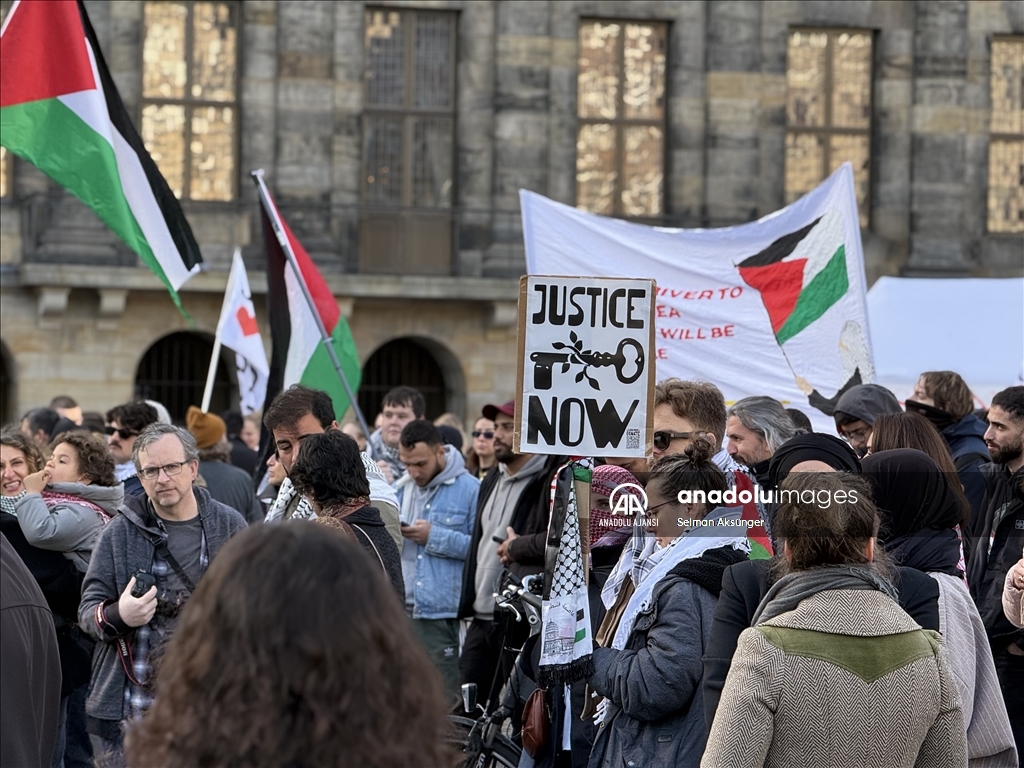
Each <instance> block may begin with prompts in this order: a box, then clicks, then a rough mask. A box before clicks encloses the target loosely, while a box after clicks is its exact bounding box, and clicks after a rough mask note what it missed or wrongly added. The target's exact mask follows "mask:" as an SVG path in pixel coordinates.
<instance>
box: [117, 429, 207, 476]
mask: <svg viewBox="0 0 1024 768" xmlns="http://www.w3.org/2000/svg"><path fill="white" fill-rule="evenodd" d="M167 435H174V436H175V437H176V438H178V442H180V443H181V447H182V449H183V450H184V451H185V461H196V460H198V459H199V449H198V448H197V447H196V439H195V438H194V437H192V433H191V432H189V431H188V430H186V429H182V428H181V427H176V426H174V425H173V424H164V423H163V422H161V421H158V422H155V423H153V424H150V425H149V426H148V427H146V428H145V429H144V430H142V431H141V432H140V433H139V436H138V437H137V438H135V445H133V446H132V464H134V465H135V471H136V472H140V471H142V466H141V465H140V464H139V451H145V450H148V449H149V446H151V445H152V444H153V443H155V442H156V441H157V440H159V439H160V438H162V437H166V436H167Z"/></svg>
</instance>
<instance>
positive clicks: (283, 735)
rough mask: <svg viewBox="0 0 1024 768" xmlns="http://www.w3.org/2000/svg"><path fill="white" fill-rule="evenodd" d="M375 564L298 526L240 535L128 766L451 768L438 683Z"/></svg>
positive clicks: (196, 615) (184, 624)
mask: <svg viewBox="0 0 1024 768" xmlns="http://www.w3.org/2000/svg"><path fill="white" fill-rule="evenodd" d="M374 566H375V563H373V562H372V560H371V557H370V556H369V555H367V554H366V553H365V552H364V551H362V550H361V548H360V547H359V546H358V545H357V544H355V543H354V542H352V541H350V540H347V539H346V537H345V536H344V535H342V534H341V533H340V532H339V531H337V530H330V529H328V528H327V527H326V526H321V525H315V524H313V523H309V522H304V521H300V520H296V521H291V522H289V523H287V524H284V525H259V526H253V527H251V528H248V529H246V530H244V531H242V532H241V533H240V534H238V535H237V536H235V537H234V538H232V539H231V540H230V541H229V542H228V543H227V544H226V545H225V546H224V549H223V550H221V552H220V553H219V554H218V556H217V557H216V559H215V560H213V562H212V563H211V564H210V568H209V570H208V571H207V572H206V575H205V576H204V577H203V580H202V581H201V582H200V584H199V587H198V589H196V591H195V594H193V596H192V599H191V600H189V602H188V604H187V605H186V606H185V608H184V610H183V611H182V613H181V617H180V619H179V622H178V627H177V630H176V631H175V633H174V637H173V638H172V639H171V641H170V643H169V644H168V646H167V650H166V654H165V656H164V659H163V662H162V664H161V670H160V672H159V673H158V675H157V679H156V690H155V701H154V704H153V706H152V708H151V709H150V710H149V712H148V714H147V715H146V716H145V717H144V718H143V720H142V721H141V722H140V723H138V724H137V725H135V726H134V727H130V728H129V730H128V732H127V736H126V740H125V755H126V757H127V760H128V764H129V765H136V766H143V765H159V766H163V767H164V768H179V767H180V768H188V767H191V766H197V765H210V766H219V767H220V768H233V767H234V766H238V767H239V768H242V767H243V766H244V768H278V767H279V766H293V768H299V767H300V766H318V767H320V768H328V767H329V766H338V767H340V766H360V768H390V767H391V766H412V765H415V766H424V767H425V768H434V767H438V768H439V767H440V766H447V765H451V764H452V763H453V760H452V759H451V758H452V756H451V755H448V754H446V751H445V748H444V744H443V736H444V732H445V721H444V711H445V710H444V700H443V698H442V695H441V681H440V678H439V676H438V674H437V672H436V671H435V670H434V669H433V667H432V666H431V664H430V661H429V660H428V659H427V657H426V655H425V653H424V652H423V650H422V649H421V647H420V644H419V643H418V642H417V641H416V640H415V638H414V636H413V633H412V630H411V628H410V626H409V622H408V620H407V619H406V617H405V614H404V612H403V610H402V605H401V603H400V602H399V601H397V600H395V599H394V597H393V596H392V595H391V594H389V593H390V588H389V586H388V583H387V580H386V579H385V578H384V577H383V575H382V574H381V573H380V570H379V568H376V567H374Z"/></svg>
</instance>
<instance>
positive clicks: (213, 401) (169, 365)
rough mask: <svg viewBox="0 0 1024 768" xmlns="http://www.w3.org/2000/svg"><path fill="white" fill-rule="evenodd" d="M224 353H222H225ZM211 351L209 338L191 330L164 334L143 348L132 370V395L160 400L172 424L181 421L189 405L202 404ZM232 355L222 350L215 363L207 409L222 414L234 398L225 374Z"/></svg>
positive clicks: (211, 341) (182, 421)
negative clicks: (133, 390)
mask: <svg viewBox="0 0 1024 768" xmlns="http://www.w3.org/2000/svg"><path fill="white" fill-rule="evenodd" d="M225 353H226V354H225ZM212 354H213V337H212V336H210V335H208V334H199V333H194V332H192V331H179V332H177V333H172V334H169V335H167V336H164V337H163V338H162V339H160V340H159V341H158V342H156V343H155V344H154V345H153V346H151V347H150V348H149V350H147V352H146V354H145V355H143V356H142V360H141V361H140V362H139V368H138V370H137V371H136V373H135V396H136V397H139V398H143V399H145V400H157V401H159V402H161V403H163V404H164V405H165V406H166V407H167V410H168V411H169V412H170V414H171V418H172V419H174V421H175V423H182V424H183V423H184V421H185V412H186V411H187V410H188V407H189V406H190V405H195V406H197V407H198V406H201V405H202V404H203V389H204V388H205V387H206V374H207V371H208V370H209V365H210V355H212ZM230 354H233V353H231V352H230V351H229V350H227V349H225V350H224V351H223V352H222V353H221V357H220V361H219V363H218V364H217V374H216V377H215V378H214V384H213V397H211V398H210V412H211V413H217V414H219V413H222V412H223V411H226V410H227V409H228V408H230V407H232V405H233V404H234V402H235V401H236V400H237V397H236V395H235V391H234V386H233V383H232V380H231V374H230V373H229V365H228V364H229V363H230V362H231V359H230V358H228V357H227V355H230Z"/></svg>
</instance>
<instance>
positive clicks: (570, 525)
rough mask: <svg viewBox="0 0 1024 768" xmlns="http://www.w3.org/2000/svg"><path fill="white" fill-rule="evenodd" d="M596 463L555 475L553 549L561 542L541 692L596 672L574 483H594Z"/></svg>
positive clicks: (544, 621)
mask: <svg viewBox="0 0 1024 768" xmlns="http://www.w3.org/2000/svg"><path fill="white" fill-rule="evenodd" d="M592 466H593V463H592V462H591V460H589V459H583V460H580V461H571V462H569V463H567V464H565V465H563V466H562V467H561V468H560V469H559V470H558V472H557V473H556V474H555V493H554V499H553V502H552V512H551V519H550V523H549V528H548V539H547V541H548V548H549V549H550V548H551V547H552V546H553V543H554V542H556V541H557V542H558V544H557V546H558V549H557V554H556V555H555V558H554V563H553V569H549V568H548V567H546V568H545V570H550V579H549V581H548V586H547V588H546V589H545V593H544V603H543V608H542V611H541V627H542V630H541V631H542V632H543V636H542V638H541V652H540V664H539V665H538V669H537V684H538V685H539V686H540V687H542V688H550V687H552V686H555V685H563V684H569V683H573V682H576V681H577V680H583V679H584V678H586V677H589V676H590V675H592V674H593V673H594V657H593V653H594V641H593V637H592V636H591V632H590V602H589V600H588V598H587V579H586V572H585V571H584V565H583V545H582V543H581V541H580V525H579V510H578V508H577V503H576V487H575V481H576V480H579V481H581V482H585V483H590V479H591V468H592Z"/></svg>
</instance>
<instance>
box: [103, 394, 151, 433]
mask: <svg viewBox="0 0 1024 768" xmlns="http://www.w3.org/2000/svg"><path fill="white" fill-rule="evenodd" d="M159 420H160V414H158V413H157V412H156V408H154V407H153V406H152V405H150V404H149V403H147V402H146V401H145V400H133V401H131V402H130V403H122V404H121V405H115V406H114V407H113V408H111V409H110V410H109V411H107V423H108V424H109V423H111V422H113V421H116V422H118V423H119V424H120V425H121V426H122V427H124V428H125V429H131V430H134V431H135V432H141V431H142V430H144V429H145V428H146V427H148V426H149V425H150V424H155V423H156V422H158V421H159Z"/></svg>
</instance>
